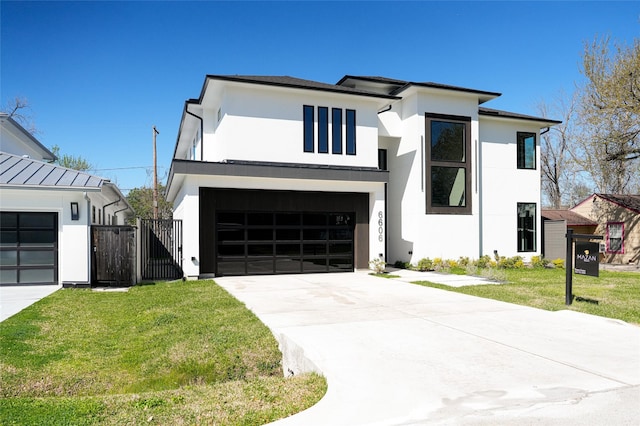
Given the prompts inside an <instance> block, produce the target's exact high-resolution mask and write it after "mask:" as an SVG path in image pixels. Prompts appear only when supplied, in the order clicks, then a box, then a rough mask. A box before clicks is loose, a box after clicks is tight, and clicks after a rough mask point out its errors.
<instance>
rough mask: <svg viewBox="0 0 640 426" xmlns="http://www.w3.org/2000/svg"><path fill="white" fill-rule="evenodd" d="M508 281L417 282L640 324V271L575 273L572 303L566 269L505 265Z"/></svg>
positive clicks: (545, 307) (506, 300)
mask: <svg viewBox="0 0 640 426" xmlns="http://www.w3.org/2000/svg"><path fill="white" fill-rule="evenodd" d="M504 272H505V274H506V277H507V282H506V283H505V284H495V285H493V284H491V285H475V286H466V287H458V288H455V287H449V286H445V285H440V284H434V283H430V282H426V281H423V282H418V283H417V284H421V285H426V286H429V287H435V288H440V289H443V290H449V291H456V292H459V293H465V294H470V295H474V296H480V297H485V298H488V299H496V300H502V301H504V302H511V303H516V304H519V305H526V306H532V307H534V308H541V309H546V310H550V311H557V310H561V309H571V310H574V311H578V312H584V313H588V314H593V315H599V316H603V317H608V318H617V319H621V320H623V321H627V322H630V323H634V324H638V325H640V274H638V273H636V272H613V271H600V277H598V278H595V277H588V276H582V275H575V274H574V276H573V295H574V297H575V299H574V300H573V303H572V305H571V306H566V305H565V270H564V269H544V268H524V269H505V270H504Z"/></svg>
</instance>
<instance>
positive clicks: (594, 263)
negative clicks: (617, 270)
mask: <svg viewBox="0 0 640 426" xmlns="http://www.w3.org/2000/svg"><path fill="white" fill-rule="evenodd" d="M599 249H600V245H599V244H598V243H592V242H589V241H576V251H575V253H576V254H575V269H574V271H575V273H576V274H579V275H589V276H592V277H597V276H598V274H599V270H600V266H599V265H600V262H599V256H600V254H599Z"/></svg>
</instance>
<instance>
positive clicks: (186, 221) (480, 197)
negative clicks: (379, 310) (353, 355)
mask: <svg viewBox="0 0 640 426" xmlns="http://www.w3.org/2000/svg"><path fill="white" fill-rule="evenodd" d="M498 96H500V94H499V93H495V92H487V91H482V90H475V89H467V88H462V87H454V86H447V85H442V84H435V83H414V82H408V81H401V80H393V79H389V78H382V77H355V76H345V77H344V78H342V79H341V80H340V81H339V82H338V83H337V84H335V85H334V84H325V83H320V82H315V81H309V80H302V79H298V78H292V77H264V76H220V75H208V76H207V77H206V78H205V82H204V85H203V88H202V91H201V93H200V96H199V98H198V99H190V100H188V101H186V103H185V107H184V111H183V114H182V120H181V123H180V128H179V131H178V138H177V142H176V147H175V152H174V156H173V161H172V165H171V170H170V173H169V180H168V184H167V198H168V200H169V201H170V202H173V204H174V218H175V219H182V220H183V226H184V236H185V237H184V242H183V255H184V260H185V262H184V265H183V269H184V272H185V275H187V276H220V275H238V274H263V273H266V274H272V273H305V272H329V271H343V270H344V271H351V270H353V269H359V268H367V267H368V263H369V261H370V260H372V259H374V258H383V259H384V260H386V261H387V262H391V263H393V262H394V261H397V260H400V261H409V262H417V261H418V260H419V259H421V258H423V257H431V258H435V257H441V258H454V259H457V258H458V257H459V256H468V257H471V258H477V257H479V256H481V255H483V254H493V253H494V251H497V252H498V253H499V254H500V255H505V256H514V255H521V256H523V257H524V258H525V259H528V258H529V257H530V256H531V255H539V254H540V251H541V235H540V229H541V226H540V225H541V223H540V172H539V139H540V130H541V129H544V128H547V127H549V126H552V125H554V124H557V123H559V122H558V121H554V120H549V119H546V118H539V117H531V116H525V115H521V114H514V113H509V112H505V111H498V110H493V109H488V108H483V107H480V106H479V105H480V104H483V103H485V102H487V101H490V100H491V99H494V98H496V97H498Z"/></svg>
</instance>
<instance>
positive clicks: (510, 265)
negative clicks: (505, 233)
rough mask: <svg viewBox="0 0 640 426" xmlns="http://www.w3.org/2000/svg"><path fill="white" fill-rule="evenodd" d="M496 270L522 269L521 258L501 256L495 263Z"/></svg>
mask: <svg viewBox="0 0 640 426" xmlns="http://www.w3.org/2000/svg"><path fill="white" fill-rule="evenodd" d="M497 265H498V268H501V269H517V268H522V267H524V262H523V261H522V257H521V256H513V257H504V256H501V257H500V258H499V259H498V261H497Z"/></svg>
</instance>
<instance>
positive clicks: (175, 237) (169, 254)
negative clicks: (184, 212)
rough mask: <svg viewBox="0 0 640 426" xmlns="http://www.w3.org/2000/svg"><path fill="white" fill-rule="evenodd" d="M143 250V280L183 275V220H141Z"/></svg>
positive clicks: (180, 276)
mask: <svg viewBox="0 0 640 426" xmlns="http://www.w3.org/2000/svg"><path fill="white" fill-rule="evenodd" d="M140 253H141V259H140V260H141V268H142V271H141V275H142V279H143V280H175V279H179V278H182V276H183V272H182V221H181V220H172V219H157V220H156V219H142V220H140Z"/></svg>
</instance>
